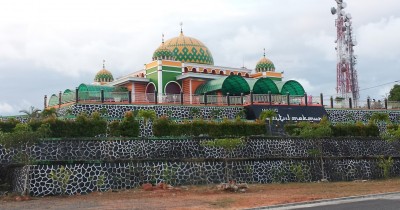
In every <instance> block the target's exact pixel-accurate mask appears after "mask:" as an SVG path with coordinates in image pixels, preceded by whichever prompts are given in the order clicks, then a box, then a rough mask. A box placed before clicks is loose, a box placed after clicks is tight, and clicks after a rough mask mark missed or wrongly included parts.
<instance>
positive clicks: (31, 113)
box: [19, 106, 40, 121]
mask: <svg viewBox="0 0 400 210" xmlns="http://www.w3.org/2000/svg"><path fill="white" fill-rule="evenodd" d="M19 112H21V113H24V114H26V115H27V117H28V120H29V121H32V120H38V119H39V118H40V109H38V108H35V107H34V106H31V107H30V109H29V110H26V109H23V110H21V111H19Z"/></svg>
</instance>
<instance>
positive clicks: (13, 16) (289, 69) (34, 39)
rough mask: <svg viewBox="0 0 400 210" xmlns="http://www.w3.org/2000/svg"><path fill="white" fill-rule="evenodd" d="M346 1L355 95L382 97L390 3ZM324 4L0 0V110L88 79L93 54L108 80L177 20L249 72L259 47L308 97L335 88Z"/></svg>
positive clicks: (394, 3)
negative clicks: (109, 74)
mask: <svg viewBox="0 0 400 210" xmlns="http://www.w3.org/2000/svg"><path fill="white" fill-rule="evenodd" d="M345 1H346V0H345ZM346 3H347V8H346V9H345V11H346V12H348V13H351V15H352V17H353V27H354V34H355V36H356V40H357V42H358V45H357V46H356V47H355V48H354V50H355V54H356V55H357V59H358V63H357V66H356V67H357V71H358V79H359V86H360V90H361V91H360V96H361V100H365V99H366V97H367V96H370V97H372V98H377V99H382V98H384V96H385V94H387V93H388V92H389V90H390V88H391V87H392V86H393V85H394V84H395V83H394V81H396V80H399V79H400V73H399V70H400V59H399V58H400V1H398V0H379V1H377V0H347V1H346ZM333 6H336V3H335V1H334V0H301V1H299V0H241V1H233V0H203V1H191V0H186V1H183V0H182V1H180V0H169V1H158V0H152V1H130V0H126V1H124V0H118V1H115V0H114V1H103V0H94V1H90V0H85V1H83V0H68V1H54V0H35V1H32V0H26V1H20V0H13V1H6V0H1V1H0V72H1V74H0V89H1V92H0V116H2V115H3V116H4V115H14V114H18V112H19V110H21V109H28V108H29V107H30V106H35V107H38V108H40V109H42V108H43V97H44V95H48V96H50V95H51V94H53V93H57V92H59V91H64V90H65V89H67V88H75V87H77V86H78V85H79V84H81V83H91V82H92V81H93V78H94V76H95V74H96V73H97V72H98V71H99V70H100V69H101V68H102V61H103V59H105V60H106V68H107V69H108V70H110V71H111V72H112V73H113V75H114V78H116V77H120V76H123V75H126V74H128V73H131V72H133V71H137V70H140V69H142V68H143V64H145V63H148V62H150V61H151V57H152V54H153V52H154V50H155V49H156V48H157V47H158V46H159V44H160V43H161V34H162V33H164V34H165V38H166V39H169V38H172V37H176V36H177V35H178V34H179V31H180V26H179V22H181V21H182V22H183V31H184V34H185V35H187V36H191V37H195V38H197V39H199V40H200V41H202V42H203V43H204V44H205V45H206V46H207V47H208V48H209V49H210V51H211V53H212V55H213V57H214V64H215V65H218V66H228V67H241V66H242V65H243V61H244V65H245V66H246V67H247V68H251V69H254V67H255V65H256V63H257V61H258V60H259V59H260V58H261V56H262V54H263V48H266V51H267V57H268V58H269V59H271V60H272V61H273V62H274V64H275V67H276V71H284V73H285V78H284V80H289V79H296V80H298V81H299V82H300V83H301V84H302V85H303V86H304V87H305V89H306V92H307V93H309V94H312V95H319V93H321V92H322V93H324V95H325V96H330V95H335V94H336V90H335V87H336V67H335V66H336V52H335V43H334V40H335V39H336V28H335V18H336V16H333V15H331V13H330V8H331V7H333ZM385 83H389V84H387V85H383V86H379V85H381V84H385ZM374 86H379V87H376V88H370V87H374ZM366 88H370V89H367V90H364V89H366Z"/></svg>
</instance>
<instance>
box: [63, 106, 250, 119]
mask: <svg viewBox="0 0 400 210" xmlns="http://www.w3.org/2000/svg"><path fill="white" fill-rule="evenodd" d="M193 108H196V109H199V112H200V113H199V116H200V117H202V118H203V119H211V118H213V116H212V115H213V110H219V114H218V116H215V117H214V118H217V119H223V118H228V119H235V118H236V115H237V114H238V113H239V112H240V111H241V110H243V107H241V106H230V107H217V106H185V105H182V106H181V105H175V106H171V105H107V104H74V105H71V106H69V107H63V108H61V109H59V110H58V114H59V115H61V116H64V115H68V114H73V115H75V116H76V115H78V114H79V113H81V112H86V113H87V114H89V115H90V114H92V113H93V112H99V113H104V115H105V116H106V117H108V118H115V119H120V118H123V117H124V115H125V113H126V112H128V111H135V110H154V111H155V112H156V114H157V116H158V117H161V116H163V115H165V116H168V117H169V118H171V119H179V120H184V119H193V116H192V115H191V110H192V109H193Z"/></svg>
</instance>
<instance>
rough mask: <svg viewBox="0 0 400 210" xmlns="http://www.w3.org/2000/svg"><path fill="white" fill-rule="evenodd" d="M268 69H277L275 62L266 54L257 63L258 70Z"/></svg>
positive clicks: (264, 70)
mask: <svg viewBox="0 0 400 210" xmlns="http://www.w3.org/2000/svg"><path fill="white" fill-rule="evenodd" d="M266 71H275V66H274V63H272V61H271V60H270V59H268V58H266V57H265V55H264V56H263V57H262V58H261V59H260V61H258V63H257V65H256V72H266Z"/></svg>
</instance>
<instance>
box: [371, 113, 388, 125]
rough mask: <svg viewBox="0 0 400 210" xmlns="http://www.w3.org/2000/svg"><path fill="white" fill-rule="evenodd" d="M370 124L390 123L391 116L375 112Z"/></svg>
mask: <svg viewBox="0 0 400 210" xmlns="http://www.w3.org/2000/svg"><path fill="white" fill-rule="evenodd" d="M369 120H370V122H374V123H379V122H389V121H390V120H389V114H388V113H382V112H375V113H374V114H372V116H371V118H370V119H369Z"/></svg>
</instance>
